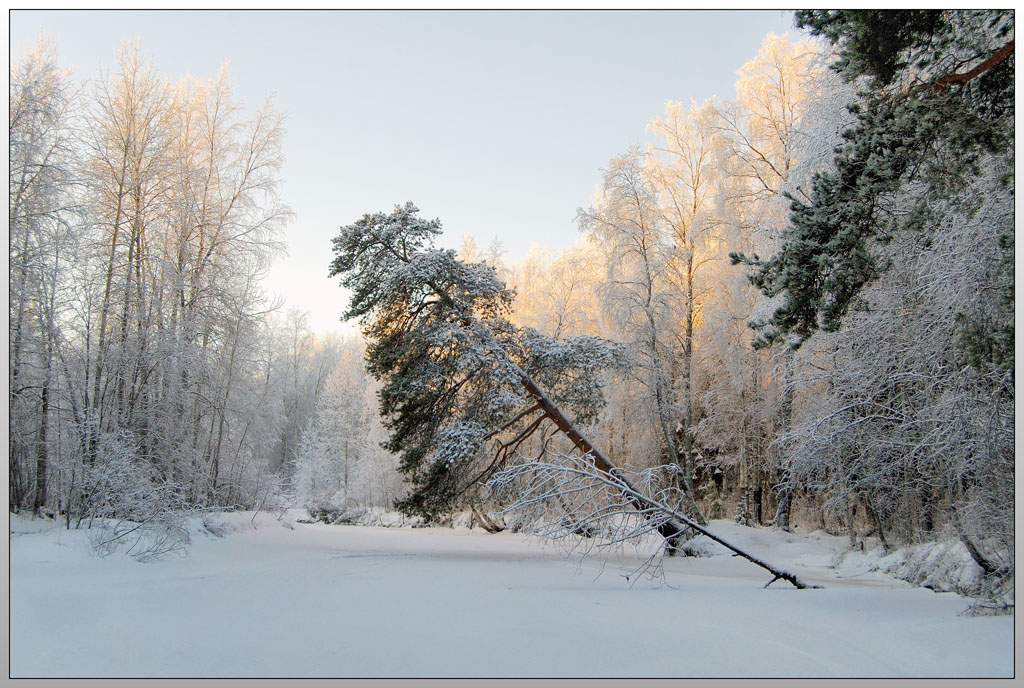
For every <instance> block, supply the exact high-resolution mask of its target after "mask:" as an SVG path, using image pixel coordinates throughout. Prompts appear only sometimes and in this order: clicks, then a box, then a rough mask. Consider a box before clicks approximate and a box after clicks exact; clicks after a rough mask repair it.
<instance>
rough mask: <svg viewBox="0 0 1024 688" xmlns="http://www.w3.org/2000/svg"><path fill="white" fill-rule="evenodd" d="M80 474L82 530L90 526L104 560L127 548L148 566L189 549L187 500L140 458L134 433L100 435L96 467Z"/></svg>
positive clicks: (82, 469)
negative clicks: (149, 563) (83, 526)
mask: <svg viewBox="0 0 1024 688" xmlns="http://www.w3.org/2000/svg"><path fill="white" fill-rule="evenodd" d="M77 473H78V483H77V487H76V489H75V492H74V494H73V498H74V497H77V505H78V508H79V511H78V520H77V524H78V525H81V524H82V523H83V522H85V523H86V525H87V526H88V527H89V529H90V533H89V538H90V540H91V541H92V543H93V547H94V548H95V550H96V552H97V553H99V554H100V555H101V556H106V555H108V554H111V553H113V552H114V551H117V550H118V549H120V548H121V547H127V549H126V550H125V553H126V554H130V555H131V556H133V557H134V558H135V559H137V560H139V561H147V560H150V559H154V558H158V557H161V556H164V555H166V554H169V553H171V552H176V551H180V550H182V549H183V548H184V547H185V546H187V545H188V544H189V535H188V529H187V512H188V505H187V503H186V500H185V495H184V494H183V492H182V490H181V489H180V488H179V487H178V486H177V485H175V484H174V483H172V482H170V481H168V480H165V479H164V478H163V477H162V476H161V475H160V473H159V471H158V470H157V469H156V468H155V467H154V466H153V465H152V463H150V462H149V461H147V460H146V459H144V458H142V457H140V456H139V451H138V447H137V445H136V443H135V440H134V438H133V437H132V435H131V434H130V433H128V432H125V431H118V432H111V433H103V434H102V435H100V437H99V442H98V447H97V452H96V460H95V462H93V463H91V464H90V463H82V464H81V465H79V466H78V467H77Z"/></svg>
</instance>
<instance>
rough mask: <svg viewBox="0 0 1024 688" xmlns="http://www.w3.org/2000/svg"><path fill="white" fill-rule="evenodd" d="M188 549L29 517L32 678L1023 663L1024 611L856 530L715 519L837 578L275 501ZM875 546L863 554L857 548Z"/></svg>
mask: <svg viewBox="0 0 1024 688" xmlns="http://www.w3.org/2000/svg"><path fill="white" fill-rule="evenodd" d="M252 516H253V515H252V514H232V515H225V516H223V517H221V518H222V519H223V520H222V523H223V524H225V525H227V526H229V527H228V530H230V531H231V532H229V533H228V534H226V535H225V536H224V537H216V536H214V535H212V534H210V533H209V532H208V531H204V530H203V529H201V528H198V527H197V528H196V529H195V532H194V533H193V535H192V545H191V547H190V549H189V553H188V555H187V556H174V557H170V558H167V559H163V560H159V561H154V562H149V563H139V562H137V561H135V560H134V559H132V558H130V557H128V556H126V555H125V554H124V553H123V552H118V553H114V554H111V555H109V556H106V557H98V556H95V555H94V554H92V553H91V551H90V545H89V542H88V537H87V534H86V532H85V531H74V530H72V531H66V530H62V529H60V528H59V527H53V526H52V525H50V524H49V522H47V523H46V524H45V525H44V522H42V521H29V520H25V519H23V518H21V517H17V516H12V517H11V531H12V532H11V539H10V672H11V676H12V677H14V678H20V677H48V676H49V677H78V678H81V677H614V676H626V677H1012V676H1013V672H1014V663H1013V659H1014V644H1013V631H1014V623H1013V617H1012V616H995V617H993V616H977V617H971V616H960V615H958V614H959V612H961V611H963V610H964V609H966V608H967V607H968V606H970V600H968V599H966V598H963V597H960V596H958V595H956V594H952V593H935V592H931V591H929V590H925V589H921V588H912V587H910V586H909V585H908V584H906V583H903V582H900V581H895V580H893V579H890V578H886V577H885V576H883V575H882V574H880V573H878V572H871V571H868V569H869V568H870V567H871V564H872V560H871V559H870V558H869V557H862V558H860V559H858V558H857V557H847V558H846V559H845V560H844V562H843V563H842V564H841V565H839V566H833V564H834V562H836V561H837V557H836V554H837V552H839V551H841V550H842V549H843V548H844V547H845V546H846V545H845V543H846V541H845V540H843V539H842V538H833V537H829V536H827V535H822V534H820V533H814V534H810V535H792V534H785V533H776V532H771V531H766V530H753V529H749V528H742V527H740V526H737V525H736V524H734V523H731V522H727V521H716V522H714V523H712V525H711V528H712V529H713V530H714V531H716V532H717V533H719V534H721V535H723V536H724V537H726V538H728V539H731V540H732V541H734V542H735V543H736V544H738V545H741V546H746V547H748V548H749V549H750V551H751V552H752V553H754V554H758V555H761V556H762V557H763V558H764V559H766V560H767V561H769V562H771V563H773V564H775V565H777V566H780V567H782V568H786V569H788V570H791V571H793V572H795V573H797V574H798V575H799V576H801V577H803V578H805V580H808V581H809V582H814V583H819V584H821V585H824V586H825V587H824V589H821V590H796V589H794V588H793V587H791V586H790V585H789V584H788V583H785V582H783V581H777V582H776V583H775V584H773V585H772V586H771V587H769V588H768V589H763V586H764V584H765V583H767V582H768V580H769V579H770V575H769V574H767V573H766V572H765V571H763V570H761V569H759V568H757V567H755V566H754V565H752V564H750V563H749V562H747V561H745V560H743V559H740V558H738V557H732V556H725V555H719V556H713V557H707V558H694V557H689V558H676V559H671V560H667V561H666V564H665V573H666V576H667V579H668V582H669V584H670V585H671V587H668V586H664V585H662V586H661V587H652V584H651V582H650V581H649V580H648V579H644V578H641V579H640V580H639V581H636V580H634V581H633V582H632V583H633V584H632V585H631V583H627V582H626V579H625V578H624V575H623V574H626V573H629V572H631V571H633V570H634V569H635V568H636V566H637V564H638V562H639V559H636V558H633V559H629V558H623V559H619V560H616V561H609V562H608V563H607V564H603V563H602V561H601V560H600V559H598V558H591V559H587V560H585V561H583V562H582V564H580V563H579V561H577V560H569V559H567V558H566V557H565V556H564V555H563V554H561V553H560V551H559V550H558V549H556V548H554V547H551V546H544V545H543V544H541V543H539V542H537V541H532V540H530V539H529V538H527V537H525V536H522V535H515V534H510V533H501V534H498V535H488V534H485V533H483V532H482V531H479V530H475V531H470V530H467V529H465V528H462V529H454V530H445V529H428V528H423V529H409V528H401V529H400V528H371V527H356V526H328V525H321V524H301V523H296V522H294V520H292V519H291V518H285V519H283V520H277V519H275V518H274V517H273V516H268V515H266V514H260V515H259V517H258V518H256V519H255V520H254V521H253V523H254V524H255V526H254V525H251V524H250V519H252ZM858 562H859V563H858Z"/></svg>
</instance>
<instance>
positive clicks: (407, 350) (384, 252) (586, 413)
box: [330, 203, 811, 588]
mask: <svg viewBox="0 0 1024 688" xmlns="http://www.w3.org/2000/svg"><path fill="white" fill-rule="evenodd" d="M417 213H418V209H417V208H416V207H415V206H414V205H413V204H411V203H407V204H406V205H405V206H396V207H395V210H394V212H393V213H391V214H384V213H376V214H373V215H365V216H363V218H362V219H360V220H359V221H357V222H356V223H355V224H352V225H349V226H347V227H343V228H342V229H341V233H340V234H339V235H338V236H337V237H335V238H334V240H333V244H334V248H333V250H334V254H335V258H334V260H333V261H332V263H331V271H330V274H331V276H341V278H342V279H341V282H342V284H343V285H344V286H345V287H347V288H348V289H350V290H351V292H352V298H351V302H350V304H349V308H348V310H347V311H346V313H345V317H346V318H347V319H348V318H358V319H359V321H360V324H361V326H362V330H363V334H364V335H365V337H366V339H367V349H366V362H367V368H368V370H369V372H370V373H371V374H372V375H373V376H374V377H375V378H377V379H378V380H379V381H380V382H381V383H382V387H381V390H380V410H381V415H382V417H383V418H384V420H385V423H386V425H387V427H388V429H389V431H390V437H389V440H388V442H387V443H386V445H385V447H386V448H387V449H389V450H390V451H392V452H395V453H397V454H399V455H400V458H401V464H400V470H401V471H402V472H403V473H405V474H406V477H407V480H408V482H409V483H410V486H411V493H410V495H409V496H408V497H407V498H406V499H404V500H403V501H402V502H400V503H399V504H398V506H399V508H400V509H402V510H403V511H405V512H406V513H410V514H417V515H421V516H424V517H427V518H432V517H436V516H438V515H440V514H443V513H444V512H446V511H449V510H451V509H452V508H453V507H454V506H455V505H456V504H458V503H459V502H460V501H461V500H463V499H465V498H466V497H467V496H468V495H469V494H470V493H471V491H472V490H474V489H477V488H479V487H480V486H482V485H483V484H484V483H485V482H486V481H487V480H488V478H490V477H491V476H493V475H495V474H496V473H497V472H498V471H501V470H503V469H505V468H507V467H508V465H509V464H510V463H511V462H513V461H514V460H515V459H516V458H517V457H518V456H519V450H520V448H522V447H523V446H524V443H526V442H527V440H529V439H530V438H531V437H539V436H540V435H538V433H539V432H540V431H542V429H544V430H551V428H553V429H554V430H553V431H552V432H554V433H557V434H561V435H562V436H564V437H565V438H566V439H567V440H568V441H569V442H571V444H572V446H573V447H574V448H575V450H576V451H577V452H578V453H579V456H578V457H576V458H575V459H574V460H575V461H580V460H582V461H583V462H584V465H585V466H587V467H588V468H590V469H592V470H591V473H592V476H593V477H596V478H598V479H599V480H600V481H603V482H604V483H605V484H611V485H612V486H614V489H615V491H616V492H617V493H618V494H619V495H620V497H621V499H622V501H623V503H624V504H627V505H629V506H630V507H631V508H633V509H635V510H636V512H637V513H638V514H640V515H641V516H642V519H643V521H644V523H645V524H646V526H647V529H648V530H650V531H655V532H657V533H659V534H660V535H661V536H662V537H663V538H665V540H666V543H668V545H669V546H670V547H671V546H672V545H673V544H675V543H676V542H677V541H678V540H679V538H680V536H681V535H683V533H684V532H685V531H686V530H687V529H688V528H689V529H693V530H694V531H696V532H699V533H702V534H704V535H706V536H708V537H709V538H711V539H713V540H715V541H717V542H719V543H721V544H723V545H724V546H726V547H728V548H729V549H731V550H732V551H734V552H736V553H737V554H739V555H741V556H743V557H745V558H747V559H749V560H750V561H752V562H753V563H755V564H757V565H759V566H761V567H763V568H765V569H766V570H768V571H769V572H770V573H772V574H773V575H774V578H773V579H772V582H774V581H775V580H778V579H783V580H787V581H789V582H790V583H792V584H793V585H795V586H796V587H798V588H804V587H811V586H807V585H806V584H804V583H803V582H801V581H800V580H799V579H797V578H796V577H795V576H794V575H793V574H791V573H788V572H785V571H781V570H778V569H776V568H774V567H772V566H770V565H768V564H766V563H764V562H762V561H759V560H757V559H756V558H754V557H752V556H750V555H748V554H746V553H745V552H742V551H740V550H739V549H737V548H736V547H734V546H732V545H730V544H729V543H727V542H724V541H723V540H722V539H721V538H719V537H717V536H715V535H713V534H711V533H710V532H708V531H707V530H706V529H705V528H704V527H702V526H700V525H698V524H697V523H695V522H694V521H693V520H691V519H690V518H688V517H687V516H686V515H685V514H684V513H682V511H681V509H679V508H673V507H671V505H670V504H665V503H663V502H662V501H659V500H658V499H657V498H652V497H651V496H648V495H647V494H646V493H645V492H644V491H642V490H640V489H638V488H637V487H636V486H634V485H633V484H632V483H631V482H630V481H629V480H628V479H627V478H626V477H625V476H624V474H623V472H622V471H620V470H619V469H618V468H616V467H615V465H614V464H612V463H611V462H610V461H609V460H608V459H607V458H605V456H604V455H603V454H602V453H601V452H600V451H599V450H598V449H597V448H596V447H594V446H593V445H592V444H591V443H590V442H589V441H588V440H587V439H586V438H585V437H584V436H583V435H582V434H581V433H580V432H579V430H577V429H576V427H575V425H574V423H582V422H586V421H588V420H591V419H593V417H594V415H595V414H596V412H597V411H598V410H599V409H600V408H601V406H602V404H603V397H602V389H601V376H600V374H599V373H600V370H601V369H602V368H605V367H607V366H609V365H612V364H614V363H615V362H616V359H617V358H619V357H620V356H621V351H620V350H619V348H618V347H617V346H616V345H614V344H613V343H611V342H608V341H607V340H603V339H600V338H597V337H588V336H583V337H575V338H573V339H570V340H568V341H564V342H563V341H558V340H555V339H552V338H549V337H545V336H543V335H541V334H540V333H538V332H536V331H534V330H531V329H520V328H517V327H515V326H514V325H513V324H512V323H511V322H510V321H509V319H508V317H507V316H508V313H509V310H510V308H511V305H512V302H513V299H514V292H512V291H511V290H509V289H508V288H507V287H506V286H505V285H504V283H502V282H501V281H500V280H499V279H498V278H497V276H496V274H495V271H494V268H493V267H491V266H489V265H486V264H484V263H466V262H463V261H460V260H458V259H457V258H456V255H455V252H454V251H452V250H442V249H437V248H434V247H433V240H434V239H435V237H437V236H438V235H439V234H440V233H441V224H440V222H438V221H437V220H432V221H427V220H424V219H422V218H420V217H418V216H417ZM567 414H572V417H570V415H567ZM548 446H549V445H548V442H547V441H544V442H542V443H541V449H540V452H541V454H540V456H537V457H534V458H533V460H532V462H533V463H537V464H538V465H541V464H540V462H541V461H542V459H543V458H544V455H545V453H546V452H547V448H548ZM520 465H521V464H520ZM544 465H550V464H544ZM586 473H587V471H582V472H580V473H579V474H580V476H581V477H582V478H583V479H586V478H587V475H586ZM552 496H553V497H557V496H558V493H553V495H552ZM769 584H770V583H769Z"/></svg>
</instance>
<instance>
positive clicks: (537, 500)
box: [488, 454, 820, 589]
mask: <svg viewBox="0 0 1024 688" xmlns="http://www.w3.org/2000/svg"><path fill="white" fill-rule="evenodd" d="M671 470H672V467H665V466H662V467H658V468H653V469H648V470H646V471H642V472H640V473H638V474H635V475H628V473H627V471H624V470H623V469H620V468H614V469H612V470H609V471H604V470H601V469H599V468H598V467H597V466H595V464H594V461H593V459H592V458H591V457H590V456H582V457H581V456H569V455H565V454H559V455H557V456H556V457H555V458H554V459H553V460H549V461H531V462H527V463H519V464H514V465H511V466H508V467H506V468H504V469H503V470H501V471H499V472H498V473H496V474H495V475H494V477H493V478H492V479H491V480H490V482H489V483H488V488H489V489H490V491H491V494H492V495H493V496H494V497H496V498H497V499H498V500H499V501H502V502H504V503H506V504H507V505H508V506H506V507H505V509H504V511H505V512H506V513H513V512H520V513H523V514H525V515H527V516H529V517H532V520H534V521H535V522H537V523H539V524H540V525H538V526H537V527H536V529H535V533H536V534H537V535H540V536H542V537H546V538H550V539H553V540H559V541H563V542H567V543H570V545H569V546H570V550H571V551H578V550H579V549H580V548H583V550H582V551H583V553H584V554H587V553H590V552H591V551H593V550H594V549H595V548H600V549H607V548H611V547H615V546H619V545H622V544H623V543H626V542H634V543H636V544H637V545H640V546H642V545H643V541H644V540H645V539H650V538H651V536H653V535H655V534H658V533H661V532H662V531H664V530H665V529H666V528H671V529H674V530H676V531H678V532H680V533H681V532H683V531H685V530H686V529H690V530H692V531H694V532H696V533H700V534H701V535H704V536H705V537H707V538H709V539H711V540H713V541H714V542H717V543H719V544H720V545H722V546H724V547H726V548H727V549H729V550H731V551H732V552H734V553H736V554H737V555H739V556H741V557H743V558H744V559H746V560H747V561H750V562H751V563H753V564H756V565H757V566H760V567H761V568H763V569H765V570H766V571H768V572H769V573H771V574H772V576H773V578H772V580H771V581H769V582H768V585H771V584H772V583H774V582H775V581H776V580H785V581H788V582H789V583H791V584H792V585H793V586H794V587H796V588H798V589H805V588H817V587H820V586H816V585H809V584H807V583H804V582H803V581H801V580H800V579H799V578H797V577H796V576H795V575H794V574H792V573H789V572H788V571H783V570H781V569H778V568H775V567H774V566H772V565H771V564H768V563H766V562H764V561H762V560H760V559H758V558H757V557H754V556H752V555H750V554H748V553H747V552H744V551H743V550H741V549H739V548H738V547H736V546H735V545H732V544H730V543H729V542H726V541H725V540H723V539H722V538H720V537H718V536H717V535H715V534H713V533H711V532H710V531H708V530H707V528H706V527H703V526H701V525H699V524H697V523H695V522H694V521H693V520H691V519H690V518H688V517H687V516H685V515H684V514H683V513H682V505H683V503H684V500H685V494H684V493H683V491H682V490H680V489H679V488H678V487H675V486H674V485H673V481H672V480H670V478H671V476H668V475H665V474H666V473H668V472H671ZM638 486H640V487H638ZM581 537H582V538H585V540H582V539H580V538H581ZM674 548H675V545H674V544H672V542H671V541H668V540H666V541H665V542H664V544H663V545H662V546H660V547H659V548H658V549H657V551H656V552H655V553H654V554H653V555H651V557H650V558H649V559H648V560H647V561H646V562H645V564H644V565H643V566H642V567H641V570H645V571H648V572H651V571H652V570H653V571H660V566H661V559H662V557H663V556H664V555H665V553H666V552H668V551H669V550H670V549H674ZM765 587H767V585H766V586H765Z"/></svg>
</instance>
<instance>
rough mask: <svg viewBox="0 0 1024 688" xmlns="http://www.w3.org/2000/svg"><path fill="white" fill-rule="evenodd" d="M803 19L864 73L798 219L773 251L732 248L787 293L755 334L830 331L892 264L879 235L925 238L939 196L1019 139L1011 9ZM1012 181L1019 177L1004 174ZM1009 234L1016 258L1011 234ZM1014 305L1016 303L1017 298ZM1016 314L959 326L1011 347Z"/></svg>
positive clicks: (758, 279)
mask: <svg viewBox="0 0 1024 688" xmlns="http://www.w3.org/2000/svg"><path fill="white" fill-rule="evenodd" d="M797 22H798V24H799V25H800V26H801V27H804V28H808V29H810V31H811V32H812V33H814V34H817V35H822V36H825V37H827V38H828V39H830V40H831V41H832V42H833V43H834V44H835V46H836V52H837V55H838V59H837V60H836V62H835V63H834V64H833V68H834V69H836V70H838V71H839V72H840V73H842V74H843V75H844V76H845V77H846V78H848V79H850V80H858V79H859V80H860V81H859V82H858V83H861V84H862V85H863V86H864V88H865V90H864V91H863V94H862V100H861V101H860V102H858V103H855V104H852V105H851V106H850V110H851V112H852V113H853V114H854V115H855V116H856V123H855V124H854V126H853V127H851V128H850V129H849V130H847V131H846V132H844V134H843V136H844V139H845V142H844V143H843V144H841V145H840V146H839V147H838V148H837V149H836V157H835V166H834V169H833V170H824V171H821V172H819V173H818V174H816V175H815V177H814V180H813V183H812V188H811V189H810V190H809V193H807V192H806V191H805V192H801V196H802V198H798V197H797V196H795V195H792V194H790V195H788V197H789V199H790V201H791V202H792V205H791V211H792V214H791V216H790V226H789V227H788V229H787V230H786V231H785V233H784V235H783V238H782V246H781V248H780V250H779V252H778V253H777V254H776V255H775V256H773V257H771V258H769V259H761V258H760V257H759V256H757V255H753V256H746V255H743V254H732V256H731V258H732V261H733V263H738V262H743V263H746V264H748V265H751V266H753V267H754V268H755V270H754V271H753V273H752V274H751V275H750V279H751V281H752V282H753V283H754V284H755V285H757V286H758V287H759V288H760V289H761V290H762V291H763V292H764V293H765V294H766V295H767V296H770V297H774V296H779V295H781V298H782V301H781V305H779V306H778V307H777V308H776V310H775V311H774V313H773V314H772V315H771V317H770V318H769V319H767V320H762V321H759V322H754V323H752V325H753V326H754V327H755V329H757V330H759V331H760V337H759V338H758V340H757V342H756V344H757V345H759V346H764V345H766V344H770V343H772V342H774V341H776V340H785V339H789V340H790V341H791V342H792V343H793V344H794V345H796V346H799V344H800V343H802V342H803V341H804V340H806V339H807V338H808V337H809V336H811V335H812V334H813V333H814V332H815V331H816V330H818V329H822V330H825V331H834V330H836V329H838V327H839V325H840V324H841V322H842V320H843V317H844V316H845V315H846V313H847V312H848V311H849V310H850V308H854V307H858V306H861V305H862V304H861V303H860V300H859V299H858V295H859V294H860V292H861V290H862V289H863V288H864V287H865V285H867V284H869V283H871V282H872V281H873V280H875V279H876V278H877V277H878V276H879V274H880V273H881V272H882V271H884V270H885V269H886V267H887V265H886V262H885V260H884V259H883V258H881V257H880V252H879V251H878V250H877V248H878V247H879V246H880V245H882V244H885V243H887V242H888V241H889V240H890V239H891V238H892V237H893V236H894V235H895V234H896V233H897V232H907V231H909V232H916V233H919V234H920V235H922V238H923V240H924V241H927V234H928V232H929V231H930V228H931V227H934V226H936V224H937V222H936V217H935V215H934V213H935V210H934V209H935V207H936V205H937V201H940V200H942V199H945V198H948V197H950V196H951V195H953V194H954V193H956V192H957V191H958V190H959V189H961V188H962V187H963V186H964V185H965V183H966V180H968V179H970V178H971V177H972V176H975V175H977V174H978V173H979V161H980V160H981V159H982V158H983V157H984V156H986V155H988V156H991V155H1000V154H1004V153H1005V151H1006V150H1007V149H1008V148H1009V149H1011V150H1012V141H1013V138H1012V137H1013V92H1014V84H1013V81H1014V80H1013V74H1014V70H1013V65H1014V52H1013V45H1014V44H1013V12H1012V11H1008V10H1000V11H932V10H928V11H924V10H921V11H900V12H896V11H877V10H808V11H802V12H798V13H797ZM1006 183H1007V184H1010V185H1012V178H1007V180H1006ZM1006 245H1007V246H1008V247H1011V248H1009V249H1008V255H1009V256H1011V259H1010V260H1011V262H1010V263H1009V265H1010V267H1011V270H1012V241H1010V238H1007V240H1006ZM1011 311H1012V308H1011ZM1007 327H1011V328H1012V323H1011V324H1007V323H997V324H995V325H994V326H993V328H991V331H986V332H985V333H979V332H978V330H977V327H976V326H971V327H970V328H969V334H964V337H966V338H968V339H969V340H970V341H971V342H972V343H974V348H975V349H976V348H978V345H977V342H978V341H979V337H980V338H981V339H982V340H984V342H985V344H984V346H988V347H997V348H999V349H1000V350H999V351H998V352H997V353H995V354H993V355H992V356H991V357H990V358H994V359H995V360H998V361H1001V362H1005V361H1012V352H1005V351H1002V349H1005V348H1006V342H1008V341H1011V342H1012V336H1011V337H1009V338H1007V330H1006V328H1007Z"/></svg>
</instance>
